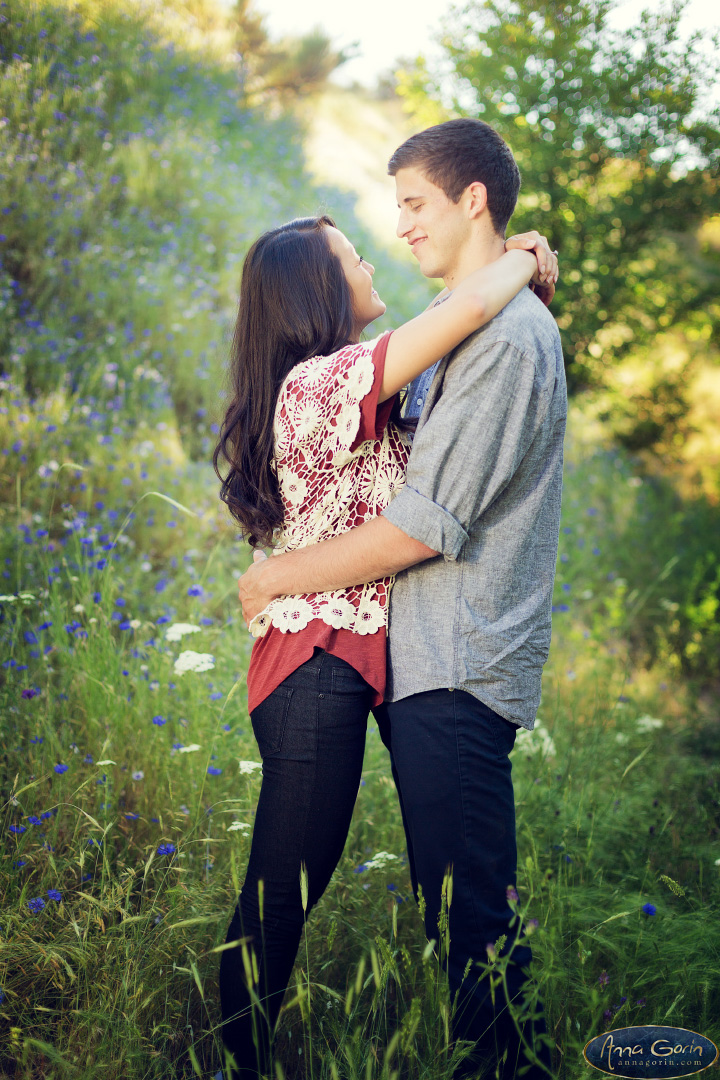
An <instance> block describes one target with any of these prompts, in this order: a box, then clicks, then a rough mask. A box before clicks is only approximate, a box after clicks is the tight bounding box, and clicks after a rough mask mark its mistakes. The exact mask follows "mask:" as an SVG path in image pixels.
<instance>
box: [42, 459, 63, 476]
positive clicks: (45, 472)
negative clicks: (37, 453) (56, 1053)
mask: <svg viewBox="0 0 720 1080" xmlns="http://www.w3.org/2000/svg"><path fill="white" fill-rule="evenodd" d="M59 468H60V466H59V465H58V463H57V461H47V462H45V464H44V465H41V466H40V468H39V469H38V476H41V477H42V478H43V480H47V478H48V476H52V474H53V473H56V472H57V471H58V469H59Z"/></svg>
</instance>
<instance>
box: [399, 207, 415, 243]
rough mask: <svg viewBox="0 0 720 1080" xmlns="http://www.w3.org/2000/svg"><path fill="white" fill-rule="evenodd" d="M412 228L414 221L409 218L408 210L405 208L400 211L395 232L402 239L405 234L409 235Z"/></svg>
mask: <svg viewBox="0 0 720 1080" xmlns="http://www.w3.org/2000/svg"><path fill="white" fill-rule="evenodd" d="M411 229H412V223H411V221H410V220H409V218H408V213H407V210H405V209H404V208H403V209H402V210H401V211H400V216H399V217H398V223H397V229H396V230H395V234H396V236H398V237H399V238H400V239H401V240H402V238H403V237H404V236H407V234H408V233H409V232H410V230H411Z"/></svg>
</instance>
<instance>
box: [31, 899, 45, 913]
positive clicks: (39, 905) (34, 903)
mask: <svg viewBox="0 0 720 1080" xmlns="http://www.w3.org/2000/svg"><path fill="white" fill-rule="evenodd" d="M28 907H29V908H30V910H31V911H43V910H44V908H45V901H44V900H43V898H42V896H34V897H33V898H32V900H28Z"/></svg>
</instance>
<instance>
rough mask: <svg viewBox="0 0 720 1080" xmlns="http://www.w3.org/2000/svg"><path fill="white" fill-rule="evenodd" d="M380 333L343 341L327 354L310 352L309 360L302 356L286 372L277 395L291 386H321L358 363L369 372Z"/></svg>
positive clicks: (291, 387)
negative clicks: (348, 342) (311, 353)
mask: <svg viewBox="0 0 720 1080" xmlns="http://www.w3.org/2000/svg"><path fill="white" fill-rule="evenodd" d="M381 336H382V335H380V336H379V337H376V338H373V339H372V340H371V341H359V342H356V343H355V344H350V345H343V347H342V348H341V349H338V350H337V351H336V352H333V353H329V354H328V355H326V356H311V357H310V358H309V359H308V360H301V361H300V363H298V364H295V366H294V367H293V369H292V370H291V371H289V372H288V374H287V375H286V377H285V380H284V382H283V385H282V388H281V390H280V396H281V397H282V396H283V395H284V394H286V393H288V392H291V391H292V390H293V389H295V390H302V391H303V392H305V393H307V392H312V390H313V388H316V389H317V390H321V388H323V387H325V386H326V385H327V384H329V383H335V382H337V381H338V379H339V377H342V376H347V375H349V373H350V372H351V371H352V370H353V369H354V368H355V367H357V366H358V365H359V366H361V367H362V366H365V367H367V370H368V371H369V372H371V371H372V355H373V352H374V351H375V347H376V345H377V344H378V341H379V340H380V337H381Z"/></svg>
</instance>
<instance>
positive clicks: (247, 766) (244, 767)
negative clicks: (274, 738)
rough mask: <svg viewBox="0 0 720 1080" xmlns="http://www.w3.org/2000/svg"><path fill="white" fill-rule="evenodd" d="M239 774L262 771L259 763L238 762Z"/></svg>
mask: <svg viewBox="0 0 720 1080" xmlns="http://www.w3.org/2000/svg"><path fill="white" fill-rule="evenodd" d="M238 764H239V766H240V772H241V773H248V774H249V773H254V772H255V770H256V769H262V762H261V761H239V762H238Z"/></svg>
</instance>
